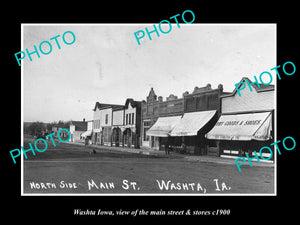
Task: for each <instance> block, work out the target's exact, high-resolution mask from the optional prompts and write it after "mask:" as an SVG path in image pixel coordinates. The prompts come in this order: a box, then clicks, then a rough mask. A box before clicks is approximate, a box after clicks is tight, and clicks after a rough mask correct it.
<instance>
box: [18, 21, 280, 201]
mask: <svg viewBox="0 0 300 225" xmlns="http://www.w3.org/2000/svg"><path fill="white" fill-rule="evenodd" d="M179 23H180V21H179ZM160 25H161V26H158V24H156V25H155V24H22V25H21V33H22V43H21V45H22V51H23V53H24V54H21V55H20V59H19V61H18V63H20V64H22V66H21V67H22V68H21V74H22V75H21V79H22V104H21V106H22V112H21V116H22V125H21V132H22V144H23V150H24V152H25V154H22V159H21V193H22V195H78V196H79V195H203V196H206V195H212V196H213V195H276V186H277V182H276V154H275V153H276V151H275V150H274V146H271V148H272V149H273V150H274V151H273V152H274V154H271V153H270V151H268V149H264V150H263V151H261V152H260V154H259V155H258V156H257V155H256V152H259V150H260V149H261V148H263V147H264V146H269V147H270V144H271V143H273V142H275V141H276V110H277V108H276V79H273V82H272V83H271V82H270V83H269V84H267V85H266V84H263V83H262V82H260V80H258V81H257V80H256V79H255V77H254V76H256V77H259V75H260V74H261V73H262V72H263V71H269V72H270V73H272V74H274V73H275V72H274V71H273V72H272V71H270V68H274V67H275V66H276V24H272V23H266V24H257V23H256V24H241V23H239V24H214V23H211V24H196V23H193V24H192V23H191V24H185V23H183V22H182V23H180V26H178V25H177V24H176V23H172V27H171V32H169V33H166V32H163V31H166V30H167V29H168V28H169V25H168V24H160ZM162 29H163V30H162ZM21 58H22V59H21ZM267 79H268V78H267V77H266V78H265V81H266V82H267ZM237 83H240V84H244V85H245V88H244V89H242V90H241V91H240V93H238V92H237V89H236V86H235V84H237ZM43 140H45V141H43ZM43 150H44V151H43ZM255 151H256V152H255ZM242 157H245V158H244V159H246V160H245V162H244V164H240V166H239V167H238V166H237V162H240V161H237V160H236V159H238V158H242ZM247 157H248V158H249V159H248V158H247ZM266 158H268V160H264V159H266Z"/></svg>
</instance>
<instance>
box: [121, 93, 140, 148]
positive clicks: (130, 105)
mask: <svg viewBox="0 0 300 225" xmlns="http://www.w3.org/2000/svg"><path fill="white" fill-rule="evenodd" d="M140 129H141V102H140V101H135V100H133V99H132V98H128V99H127V100H126V102H125V107H124V131H123V135H124V136H123V137H124V146H126V147H129V148H139V147H140Z"/></svg>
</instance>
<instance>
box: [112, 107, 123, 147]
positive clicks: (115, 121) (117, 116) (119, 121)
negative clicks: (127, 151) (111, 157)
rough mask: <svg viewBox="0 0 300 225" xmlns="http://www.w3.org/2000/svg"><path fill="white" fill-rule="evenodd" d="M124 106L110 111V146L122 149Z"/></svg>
mask: <svg viewBox="0 0 300 225" xmlns="http://www.w3.org/2000/svg"><path fill="white" fill-rule="evenodd" d="M124 112H125V111H124V106H122V107H119V108H114V109H113V111H112V146H116V147H124V137H123V131H124Z"/></svg>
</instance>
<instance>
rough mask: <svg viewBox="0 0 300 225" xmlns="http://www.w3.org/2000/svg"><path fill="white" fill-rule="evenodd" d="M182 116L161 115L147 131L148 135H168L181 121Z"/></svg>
mask: <svg viewBox="0 0 300 225" xmlns="http://www.w3.org/2000/svg"><path fill="white" fill-rule="evenodd" d="M180 119H181V116H170V117H159V118H158V119H157V121H156V123H155V124H154V125H153V126H152V127H151V128H150V129H149V130H148V131H147V132H146V135H148V136H156V137H168V136H169V133H170V131H172V129H173V128H174V126H175V125H176V124H178V123H179V121H180Z"/></svg>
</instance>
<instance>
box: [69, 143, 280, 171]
mask: <svg viewBox="0 0 300 225" xmlns="http://www.w3.org/2000/svg"><path fill="white" fill-rule="evenodd" d="M68 144H74V145H81V146H84V144H83V143H74V142H68ZM87 148H90V149H91V148H92V149H95V150H96V151H101V149H103V150H113V151H119V152H128V153H135V154H143V155H155V156H160V157H166V158H182V159H183V160H186V161H192V162H206V163H207V162H209V163H218V164H227V165H236V163H235V159H233V158H223V157H216V156H208V155H185V154H179V153H175V152H170V155H166V154H165V152H164V151H158V150H153V149H148V148H147V149H146V148H140V149H136V148H126V147H115V146H105V145H93V144H92V145H88V146H87ZM251 163H252V164H253V166H262V167H274V165H275V163H266V162H264V161H263V160H261V163H258V162H257V161H252V162H251ZM244 165H248V166H249V163H248V161H247V162H246V163H245V164H244Z"/></svg>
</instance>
